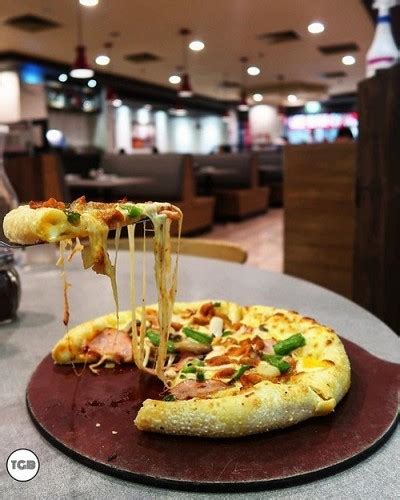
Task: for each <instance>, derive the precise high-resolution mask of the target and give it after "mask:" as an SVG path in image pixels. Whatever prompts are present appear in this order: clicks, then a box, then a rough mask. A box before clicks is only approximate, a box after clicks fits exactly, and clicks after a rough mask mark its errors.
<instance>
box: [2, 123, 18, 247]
mask: <svg viewBox="0 0 400 500" xmlns="http://www.w3.org/2000/svg"><path fill="white" fill-rule="evenodd" d="M8 131H9V128H8V126H7V125H0V240H3V241H4V239H5V236H4V232H3V219H4V216H5V215H6V213H7V212H9V211H10V210H12V209H13V208H16V207H17V206H18V198H17V195H16V193H15V191H14V188H13V187H12V185H11V182H10V180H9V178H8V177H7V174H6V171H5V169H4V161H3V154H4V144H5V139H6V136H7V134H8Z"/></svg>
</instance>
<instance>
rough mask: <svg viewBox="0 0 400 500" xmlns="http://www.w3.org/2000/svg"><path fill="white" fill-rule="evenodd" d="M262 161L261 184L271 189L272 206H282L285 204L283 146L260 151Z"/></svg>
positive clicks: (259, 155)
mask: <svg viewBox="0 0 400 500" xmlns="http://www.w3.org/2000/svg"><path fill="white" fill-rule="evenodd" d="M258 157H259V163H260V184H261V185H262V186H268V187H269V188H270V189H271V195H270V200H269V203H270V206H274V207H280V206H282V204H283V148H282V146H276V147H275V148H273V149H269V150H267V151H262V152H259V153H258Z"/></svg>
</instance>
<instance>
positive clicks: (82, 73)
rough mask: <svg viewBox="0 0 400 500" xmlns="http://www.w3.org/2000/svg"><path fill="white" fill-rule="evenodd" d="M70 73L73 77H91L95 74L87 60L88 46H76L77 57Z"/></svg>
mask: <svg viewBox="0 0 400 500" xmlns="http://www.w3.org/2000/svg"><path fill="white" fill-rule="evenodd" d="M69 74H70V75H71V76H72V78H91V77H92V76H93V75H94V71H93V70H92V68H91V67H90V66H89V63H88V61H87V57H86V47H85V46H84V45H78V46H77V47H76V58H75V61H74V64H73V66H72V69H71V71H70V72H69Z"/></svg>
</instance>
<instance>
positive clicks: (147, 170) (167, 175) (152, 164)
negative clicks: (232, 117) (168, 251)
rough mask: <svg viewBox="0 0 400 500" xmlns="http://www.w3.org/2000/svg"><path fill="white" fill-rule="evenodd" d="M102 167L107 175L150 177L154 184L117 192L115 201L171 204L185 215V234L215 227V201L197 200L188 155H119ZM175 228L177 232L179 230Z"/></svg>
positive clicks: (109, 157)
mask: <svg viewBox="0 0 400 500" xmlns="http://www.w3.org/2000/svg"><path fill="white" fill-rule="evenodd" d="M100 166H101V167H102V168H103V169H104V171H105V173H108V174H115V175H119V176H121V177H131V176H134V177H149V178H151V182H149V183H146V184H140V185H127V186H124V187H123V188H119V189H113V195H114V197H115V198H123V197H125V196H126V197H127V198H128V199H129V200H132V201H149V200H150V201H168V202H171V203H174V204H175V205H177V206H178V207H179V208H180V209H181V210H182V211H183V213H184V218H183V228H182V233H183V234H190V233H196V232H201V231H205V230H207V229H209V228H210V227H211V226H212V223H213V219H214V206H215V198H214V197H211V196H207V197H206V196H202V197H200V196H196V194H195V184H194V176H193V162H192V159H191V157H190V156H188V155H179V154H165V155H164V154H162V155H136V154H135V155H115V154H106V155H104V156H103V158H102V161H101V164H100ZM174 226H175V225H173V230H174V231H175V232H176V228H175V227H174Z"/></svg>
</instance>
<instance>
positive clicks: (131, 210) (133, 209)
mask: <svg viewBox="0 0 400 500" xmlns="http://www.w3.org/2000/svg"><path fill="white" fill-rule="evenodd" d="M120 208H122V209H123V210H125V211H126V212H127V214H128V217H131V218H132V219H135V218H136V217H139V216H140V215H142V211H141V210H140V208H138V207H137V206H136V205H120Z"/></svg>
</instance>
